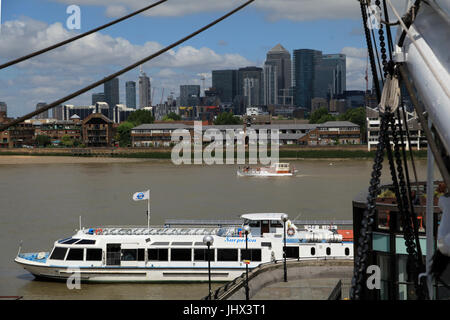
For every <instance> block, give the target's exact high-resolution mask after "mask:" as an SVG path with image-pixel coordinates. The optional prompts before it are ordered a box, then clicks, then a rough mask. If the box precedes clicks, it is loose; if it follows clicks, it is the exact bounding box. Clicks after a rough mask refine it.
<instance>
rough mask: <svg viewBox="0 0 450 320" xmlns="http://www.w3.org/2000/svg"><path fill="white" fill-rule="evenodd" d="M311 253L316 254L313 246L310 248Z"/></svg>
mask: <svg viewBox="0 0 450 320" xmlns="http://www.w3.org/2000/svg"><path fill="white" fill-rule="evenodd" d="M311 255H312V256H314V255H316V248H314V247H312V248H311Z"/></svg>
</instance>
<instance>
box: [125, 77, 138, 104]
mask: <svg viewBox="0 0 450 320" xmlns="http://www.w3.org/2000/svg"><path fill="white" fill-rule="evenodd" d="M125 93H126V104H127V107H128V108H133V109H136V82H134V81H127V82H126V83H125Z"/></svg>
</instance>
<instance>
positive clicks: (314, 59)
mask: <svg viewBox="0 0 450 320" xmlns="http://www.w3.org/2000/svg"><path fill="white" fill-rule="evenodd" d="M321 59H322V52H321V51H317V50H312V49H299V50H294V63H293V65H294V72H293V76H294V101H295V104H296V105H297V106H299V107H303V108H307V109H309V110H311V99H312V98H314V79H315V73H316V70H317V66H318V65H319V63H320V61H321Z"/></svg>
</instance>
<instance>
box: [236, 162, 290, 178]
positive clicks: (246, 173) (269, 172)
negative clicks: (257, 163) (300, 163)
mask: <svg viewBox="0 0 450 320" xmlns="http://www.w3.org/2000/svg"><path fill="white" fill-rule="evenodd" d="M295 172H297V170H295V168H290V166H289V163H274V164H272V165H271V166H268V167H257V168H251V167H249V166H247V167H243V168H239V170H238V171H237V175H238V176H240V177H292V176H293V175H294V174H295Z"/></svg>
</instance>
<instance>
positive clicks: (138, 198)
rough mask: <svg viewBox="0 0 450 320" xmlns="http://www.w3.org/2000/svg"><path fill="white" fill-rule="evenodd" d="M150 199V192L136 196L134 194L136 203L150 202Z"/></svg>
mask: <svg viewBox="0 0 450 320" xmlns="http://www.w3.org/2000/svg"><path fill="white" fill-rule="evenodd" d="M148 199H150V190H147V191H143V192H136V193H135V194H133V200H134V201H139V200H148Z"/></svg>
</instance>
